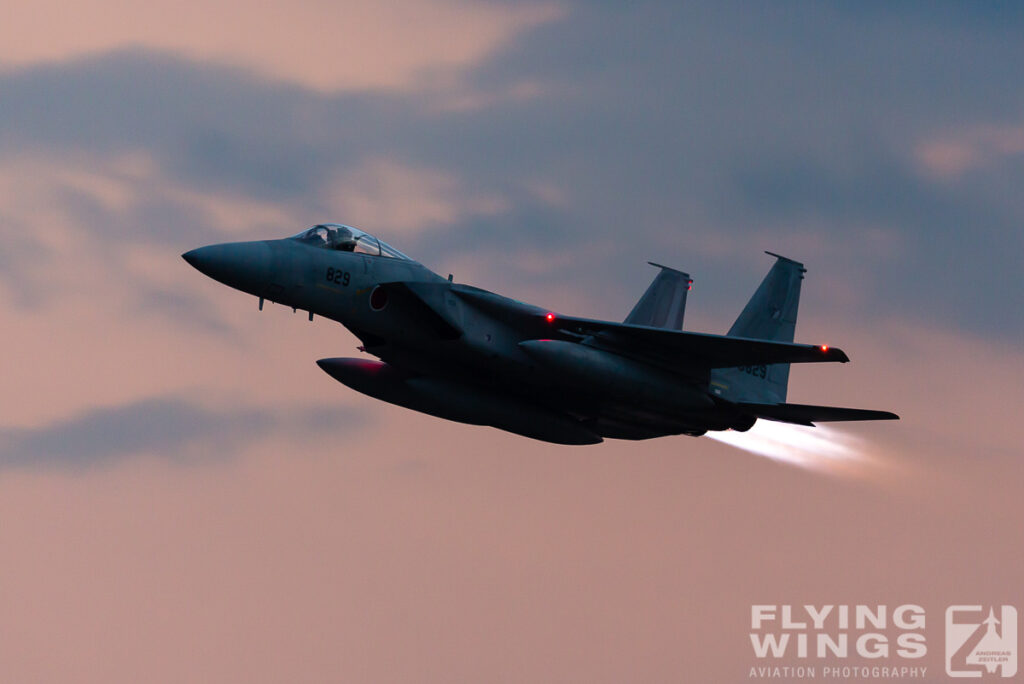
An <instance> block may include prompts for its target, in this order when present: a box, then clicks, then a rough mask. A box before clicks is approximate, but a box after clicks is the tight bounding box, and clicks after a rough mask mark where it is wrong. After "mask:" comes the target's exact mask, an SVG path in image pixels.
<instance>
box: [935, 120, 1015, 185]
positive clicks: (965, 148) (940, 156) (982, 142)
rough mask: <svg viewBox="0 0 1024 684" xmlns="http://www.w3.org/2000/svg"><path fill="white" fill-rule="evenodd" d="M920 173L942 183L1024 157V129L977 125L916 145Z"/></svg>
mask: <svg viewBox="0 0 1024 684" xmlns="http://www.w3.org/2000/svg"><path fill="white" fill-rule="evenodd" d="M916 154H917V161H918V163H919V164H920V168H921V170H922V171H923V172H924V173H925V174H927V175H929V176H932V177H935V178H937V179H939V180H951V179H956V178H958V177H959V176H961V175H963V174H964V173H966V172H968V171H972V170H975V169H978V168H979V167H982V166H988V165H991V164H996V163H998V162H1000V161H1002V160H1003V159H1004V158H1006V157H1019V156H1021V155H1024V126H977V127H972V128H970V129H968V130H966V131H963V132H960V133H955V134H952V135H946V136H943V137H937V138H933V139H930V140H925V141H923V142H921V143H920V144H919V145H918V146H917V150H916Z"/></svg>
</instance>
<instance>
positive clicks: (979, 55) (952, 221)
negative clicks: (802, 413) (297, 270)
mask: <svg viewBox="0 0 1024 684" xmlns="http://www.w3.org/2000/svg"><path fill="white" fill-rule="evenodd" d="M4 15H5V20H4V21H3V22H0V320H2V322H3V332H4V336H3V338H4V345H3V346H4V351H5V353H4V354H3V355H2V357H0V376H2V378H3V386H4V391H3V392H2V393H0V675H2V679H4V680H5V681H32V682H66V681H77V682H105V683H109V682H130V681H140V680H141V681H148V682H154V683H156V682H180V681H245V682H247V683H256V682H280V681H301V682H325V681H372V682H452V681H493V682H538V681H587V682H594V683H598V682H622V681H638V682H679V681H719V682H738V681H749V680H750V679H751V676H750V668H751V666H756V665H761V664H765V663H764V661H759V660H758V659H757V658H756V657H755V655H754V652H753V650H752V647H751V642H750V633H751V610H752V606H754V605H764V604H769V605H784V604H792V605H794V606H798V607H799V606H802V605H804V604H812V605H819V606H820V605H832V604H836V605H838V604H847V605H858V604H864V605H871V606H875V605H879V604H882V605H888V606H898V605H901V604H915V605H919V606H922V607H923V608H924V609H925V610H926V611H927V620H928V622H927V626H926V628H925V633H926V635H927V647H928V648H927V655H926V656H925V657H923V658H921V659H918V660H899V661H896V662H898V663H899V664H910V665H915V666H922V667H927V676H926V679H927V680H928V681H946V679H945V673H944V672H943V668H944V661H943V656H944V641H943V638H944V637H943V619H944V612H945V610H946V607H947V606H950V605H953V604H964V603H966V604H975V603H977V604H984V605H994V606H1000V605H1015V606H1017V607H1018V609H1019V610H1021V611H1024V593H1022V590H1021V584H1020V578H1021V577H1024V548H1022V545H1021V537H1020V520H1021V519H1022V516H1024V499H1022V498H1021V497H1020V494H1019V487H1020V483H1021V481H1022V479H1024V466H1022V464H1021V457H1022V455H1024V454H1022V449H1021V446H1020V445H1021V440H1020V436H1019V430H1018V429H1017V428H1018V423H1019V411H1020V409H1021V408H1022V406H1024V344H1022V343H1024V315H1022V311H1024V295H1022V292H1024V290H1022V288H1021V287H1020V286H1019V283H1018V282H1017V280H1016V278H1017V276H1018V275H1019V273H1020V263H1021V257H1022V254H1024V230H1022V226H1024V194H1022V193H1021V191H1020V188H1021V187H1024V74H1022V72H1021V69H1020V64H1024V42H1022V41H1021V40H1020V35H1022V32H1024V10H1022V9H1021V8H1020V7H1019V6H1018V5H1015V4H1011V3H992V4H976V3H944V2H935V3H928V4H924V3H920V4H916V3H906V4H898V5H890V4H889V3H847V2H836V3H831V4H827V5H826V4H822V3H786V4H783V5H779V4H775V3H763V2H754V3H731V2H715V3H672V2H635V3H628V4H622V3H607V2H573V1H571V0H554V1H546V0H538V1H536V2H502V1H500V0H486V1H478V2H469V1H466V0H417V1H415V2H414V1H412V0H395V2H391V3H377V2H370V1H369V0H366V1H364V0H354V1H345V2H320V1H310V2H303V1H291V2H288V3H285V2H283V1H282V0H266V1H264V2H260V3H256V4H255V5H254V4H252V3H241V2H235V1H234V0H225V1H212V2H206V3H191V4H189V3H185V4H184V5H183V4H182V3H180V2H174V3H172V2H169V1H168V0H154V1H153V2H149V3H144V4H139V3H134V4H131V3H124V2H121V1H120V0H75V1H74V2H71V3H63V2H62V3H57V2H46V1H44V2H32V3H29V2H24V1H23V0H14V3H13V4H11V3H8V4H7V5H5V8H4ZM323 221H336V222H343V223H348V224H352V225H355V226H358V227H360V228H363V229H364V230H367V231H369V232H371V233H373V234H375V235H378V236H379V237H381V238H382V239H384V240H386V241H387V242H389V243H390V244H392V245H394V246H395V247H397V248H398V249H400V250H402V251H403V252H405V253H407V254H410V255H412V256H413V257H414V258H417V259H418V260H420V261H422V262H423V263H424V264H425V265H427V266H428V267H430V268H432V269H434V270H435V271H437V272H438V273H441V274H442V275H444V274H447V273H452V274H454V276H455V279H456V280H457V281H459V282H466V283H471V284H473V285H477V286H480V287H484V288H486V289H490V290H494V291H498V292H501V293H503V294H506V295H509V296H512V297H515V298H517V299H521V300H524V301H528V302H531V303H535V304H537V305H540V306H544V307H548V308H550V309H551V310H554V311H563V312H566V313H572V314H577V315H584V316H590V317H598V318H604V319H610V320H621V319H622V318H623V317H624V316H625V314H626V313H627V312H628V311H629V309H630V308H631V306H632V304H633V302H635V301H636V299H637V298H638V297H639V296H640V294H641V293H642V292H643V290H644V288H645V287H646V285H647V283H648V282H649V281H650V279H651V277H653V275H654V272H653V269H651V268H650V267H649V266H646V265H645V262H646V261H648V260H655V261H658V262H659V263H665V264H669V265H672V266H675V267H678V268H681V269H683V270H686V271H687V272H689V273H690V274H691V275H692V276H693V277H694V279H695V284H694V289H693V291H692V292H691V293H690V297H689V304H688V311H687V322H686V328H687V329H690V330H699V331H703V332H715V333H722V332H724V331H725V330H727V329H728V326H729V324H730V323H731V322H732V320H733V319H734V318H735V316H736V315H737V314H738V312H739V311H740V309H741V308H742V306H743V304H744V302H745V301H746V299H747V297H749V295H750V293H752V292H753V290H754V289H755V288H756V286H757V284H758V282H759V280H760V278H761V277H762V276H763V274H764V273H765V272H766V271H767V269H768V267H769V266H770V264H771V259H770V258H769V257H766V256H765V255H764V254H763V253H762V252H763V251H764V250H771V251H773V252H778V253H782V254H785V255H787V256H790V257H792V258H795V259H798V260H800V261H802V262H803V263H804V264H806V266H807V269H808V273H807V278H806V280H805V281H804V287H803V297H802V307H801V312H800V320H799V323H798V326H797V339H798V341H806V342H810V343H828V344H834V345H837V346H841V347H842V348H843V349H844V350H845V351H846V352H847V353H848V354H849V356H850V357H851V359H852V361H853V362H852V363H850V364H842V365H840V364H828V365H827V367H812V366H809V365H806V366H801V367H797V368H794V369H793V372H792V374H791V382H790V392H789V398H790V400H791V401H796V402H801V403H819V404H834V405H841V406H858V407H864V408H877V409H883V410H891V411H895V412H896V413H898V414H900V415H901V417H902V420H901V421H899V422H886V423H864V424H859V425H848V426H841V427H838V428H831V429H825V430H821V431H819V432H818V433H815V434H816V435H817V436H818V441H816V442H810V443H806V445H803V446H800V445H797V444H796V442H795V440H797V439H804V438H806V437H807V435H805V434H803V432H801V431H796V432H792V431H791V432H788V433H784V434H783V436H782V437H780V438H778V439H782V440H783V442H784V446H783V447H779V448H778V449H776V450H775V451H774V452H772V455H774V456H775V458H765V454H764V452H765V450H766V448H765V447H764V444H765V442H766V441H771V437H770V435H767V434H764V433H761V432H759V430H760V427H761V426H759V428H758V429H757V430H758V431H756V432H755V433H752V434H750V435H749V437H750V439H748V440H747V441H745V442H744V441H742V440H740V442H739V445H738V446H737V445H735V444H730V443H725V442H722V441H716V440H713V439H708V438H700V439H693V438H688V437H670V438H663V439H659V440H653V441H646V442H622V441H614V440H609V441H607V442H606V443H604V444H602V445H599V446H592V447H564V446H557V445H551V444H544V443H540V442H535V441H531V440H528V439H526V438H522V437H517V436H515V435H510V434H507V433H502V432H500V431H497V430H494V429H490V428H484V427H471V426H466V425H459V424H455V423H448V422H444V421H440V420H437V419H434V418H430V417H428V416H424V415H422V414H416V413H414V412H410V411H407V410H404V409H401V408H398V407H394V406H390V405H386V404H382V403H379V402H375V401H373V400H371V399H369V398H368V397H364V396H362V395H358V394H356V393H354V392H352V391H350V390H348V389H347V388H345V387H343V386H341V385H339V384H338V383H336V382H334V381H333V380H332V379H331V378H329V377H328V376H327V375H326V374H324V373H323V372H322V371H321V370H320V369H319V368H318V367H317V366H316V365H315V363H314V362H315V360H316V359H319V358H323V357H327V356H346V355H348V356H356V355H358V352H357V351H356V349H355V347H356V345H357V344H358V341H357V340H356V338H355V337H353V336H352V335H351V334H349V333H348V332H347V331H346V330H344V328H342V327H341V326H339V325H338V324H336V323H333V322H330V321H327V320H323V319H319V318H318V319H317V320H315V321H314V322H313V323H309V322H307V321H306V319H305V317H304V316H302V315H293V313H292V312H291V311H290V310H289V309H286V308H284V307H275V306H269V305H268V307H267V308H266V309H265V310H264V311H263V312H259V311H258V310H257V304H256V300H255V299H254V298H253V297H250V296H247V295H244V294H242V293H239V292H237V291H234V290H231V289H229V288H226V287H224V286H221V285H219V284H218V283H215V282H214V281H212V280H209V279H207V278H205V277H203V276H202V275H200V274H199V273H197V272H196V271H195V270H193V269H192V268H190V267H189V266H188V265H187V264H186V263H185V262H184V261H182V260H181V258H180V254H181V253H182V252H184V251H187V250H189V249H192V248H194V247H198V246H201V245H206V244H210V243H214V242H224V241H229V240H247V239H267V238H275V237H283V236H285V235H290V234H292V233H295V232H298V231H299V230H301V229H304V228H306V227H308V226H310V225H313V224H315V223H319V222H323ZM740 437H743V436H740ZM780 450H781V455H782V456H785V457H786V458H785V459H781V460H780V458H778V457H779V456H780ZM770 662H771V663H772V664H775V663H776V661H770ZM777 662H778V663H779V664H794V663H796V660H795V659H793V658H788V659H782V660H779V661H777ZM845 662H846V663H847V664H864V663H865V662H867V664H869V665H870V664H874V662H875V661H869V660H865V659H861V658H858V657H851V658H849V659H847V661H845ZM819 664H821V663H820V662H819Z"/></svg>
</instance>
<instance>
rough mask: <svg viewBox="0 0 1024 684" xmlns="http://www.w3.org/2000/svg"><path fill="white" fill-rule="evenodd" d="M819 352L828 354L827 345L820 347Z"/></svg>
mask: <svg viewBox="0 0 1024 684" xmlns="http://www.w3.org/2000/svg"><path fill="white" fill-rule="evenodd" d="M821 351H823V352H825V353H828V345H827V344H823V345H821Z"/></svg>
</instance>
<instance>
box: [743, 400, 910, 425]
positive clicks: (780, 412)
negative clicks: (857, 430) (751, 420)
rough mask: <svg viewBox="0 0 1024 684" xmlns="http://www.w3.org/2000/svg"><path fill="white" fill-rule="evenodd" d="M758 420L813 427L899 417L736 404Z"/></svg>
mask: <svg viewBox="0 0 1024 684" xmlns="http://www.w3.org/2000/svg"><path fill="white" fill-rule="evenodd" d="M736 405H737V406H738V407H740V408H741V409H744V410H746V411H749V412H750V413H751V414H753V415H755V416H757V417H758V418H767V419H768V420H777V421H780V422H782V423H796V424H797V425H814V423H816V422H818V423H826V422H833V421H847V420H899V419H900V417H899V416H897V415H896V414H895V413H890V412H889V411H872V410H870V409H855V408H842V407H840V406H814V405H812V404H745V403H740V404H736Z"/></svg>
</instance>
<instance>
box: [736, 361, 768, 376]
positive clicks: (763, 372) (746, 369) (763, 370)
mask: <svg viewBox="0 0 1024 684" xmlns="http://www.w3.org/2000/svg"><path fill="white" fill-rule="evenodd" d="M739 369H740V372H742V373H749V374H750V375H753V376H754V377H755V378H763V377H766V376H767V375H768V366H765V365H764V364H761V365H760V366H739Z"/></svg>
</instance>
